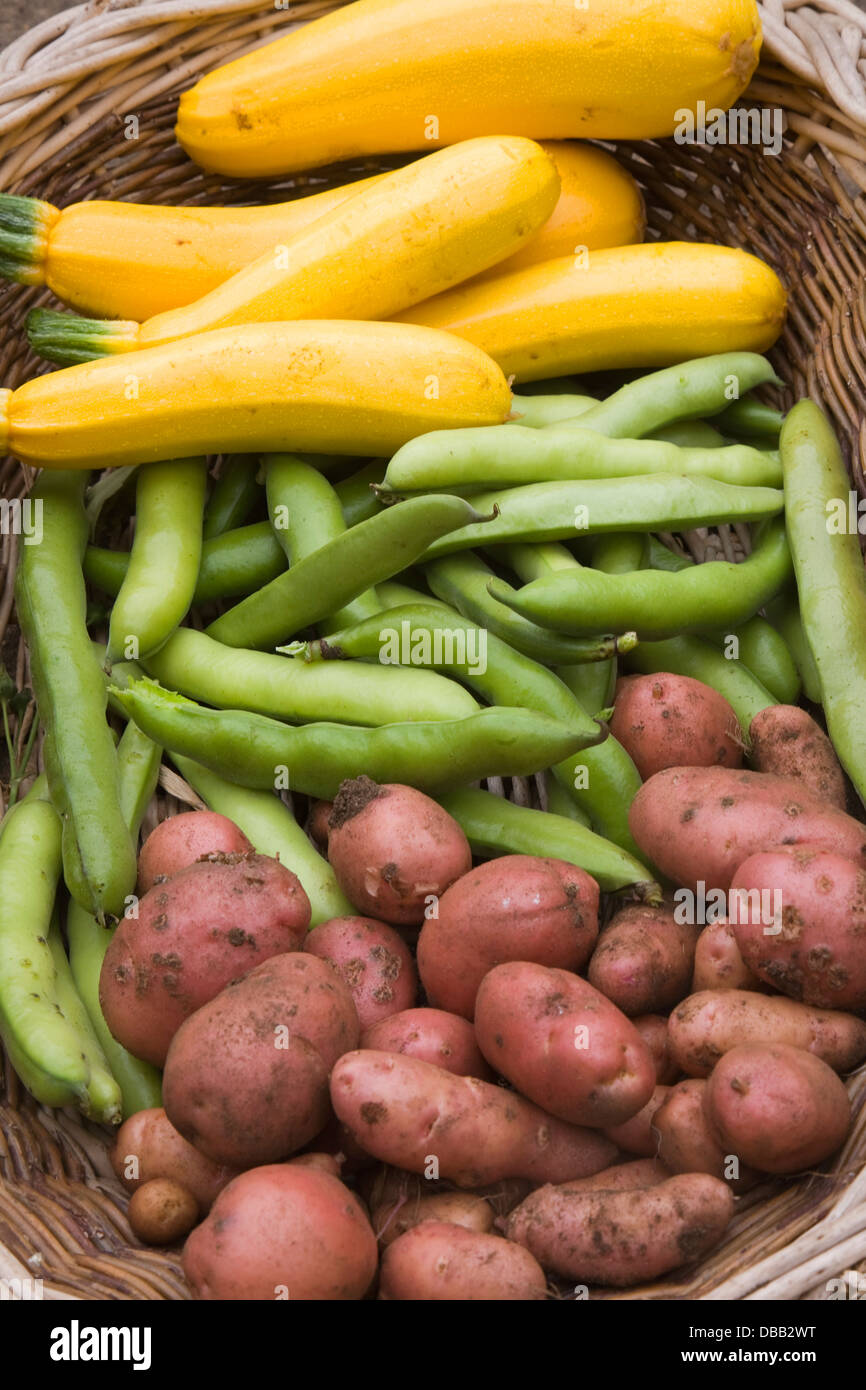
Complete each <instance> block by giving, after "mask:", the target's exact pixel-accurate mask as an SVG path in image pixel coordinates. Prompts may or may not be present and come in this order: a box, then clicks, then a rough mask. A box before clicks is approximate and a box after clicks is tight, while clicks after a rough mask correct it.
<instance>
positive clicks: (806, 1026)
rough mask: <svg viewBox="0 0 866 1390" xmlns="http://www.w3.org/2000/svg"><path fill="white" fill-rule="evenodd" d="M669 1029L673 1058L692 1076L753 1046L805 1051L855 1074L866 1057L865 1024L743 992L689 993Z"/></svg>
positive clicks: (850, 1016) (789, 1001)
mask: <svg viewBox="0 0 866 1390" xmlns="http://www.w3.org/2000/svg"><path fill="white" fill-rule="evenodd" d="M668 1029H669V1032H670V1040H671V1056H672V1057H673V1058H674V1060H675V1061H676V1062H677V1065H678V1066H679V1067H680V1069H681V1070H682V1071H684V1072H686V1073H687V1075H689V1076H709V1074H710V1072H711V1071H712V1070H713V1068H714V1067H715V1066H716V1064H717V1063H718V1062H719V1060H720V1058H722V1057H723V1056H724V1055H725V1053H726V1052H730V1051H731V1049H732V1048H734V1047H738V1046H739V1045H740V1044H741V1043H750V1042H756V1043H757V1042H761V1043H763V1042H771V1043H785V1044H787V1045H789V1046H791V1047H801V1048H804V1049H805V1050H806V1051H807V1052H811V1053H812V1054H813V1055H814V1056H816V1057H820V1058H821V1060H822V1061H823V1062H826V1063H827V1065H828V1066H829V1067H832V1068H833V1070H834V1071H839V1072H849V1071H853V1070H854V1068H855V1067H856V1066H857V1065H858V1064H859V1063H860V1062H862V1061H863V1059H864V1058H866V1022H864V1021H863V1019H860V1018H855V1017H854V1015H853V1014H845V1013H837V1012H835V1011H831V1010H829V1009H816V1008H814V1007H813V1006H812V1005H809V1004H798V1003H796V1002H795V1001H794V1000H793V999H781V998H779V997H778V996H776V995H769V996H768V995H763V994H753V993H751V991H749V990H744V989H724V990H721V989H704V990H701V991H700V992H699V993H698V994H690V995H689V997H688V999H685V1000H683V1002H682V1004H680V1005H679V1007H678V1008H676V1009H674V1011H673V1013H672V1014H671V1016H670V1019H669V1020H668Z"/></svg>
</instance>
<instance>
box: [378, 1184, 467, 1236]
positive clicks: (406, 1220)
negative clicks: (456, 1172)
mask: <svg viewBox="0 0 866 1390" xmlns="http://www.w3.org/2000/svg"><path fill="white" fill-rule="evenodd" d="M370 1217H371V1220H372V1222H373V1230H374V1231H375V1232H376V1237H377V1239H378V1241H379V1245H380V1247H381V1248H382V1249H384V1248H385V1247H386V1246H388V1245H392V1244H393V1242H394V1241H395V1240H398V1239H399V1237H400V1236H402V1235H405V1234H406V1232H407V1231H411V1230H412V1228H413V1227H415V1226H420V1225H422V1223H423V1222H425V1221H445V1222H447V1223H448V1224H449V1225H451V1226H462V1227H463V1228H464V1229H465V1230H467V1231H477V1232H479V1233H480V1234H481V1235H486V1234H487V1233H488V1232H489V1231H491V1230H492V1229H493V1208H492V1206H491V1205H490V1203H489V1202H488V1201H486V1200H485V1198H484V1197H476V1196H475V1194H474V1193H473V1192H431V1193H429V1194H428V1195H426V1196H421V1197H416V1198H415V1200H414V1201H413V1200H411V1199H408V1198H402V1197H398V1198H397V1199H396V1200H392V1201H390V1202H382V1203H380V1204H379V1206H377V1207H373V1209H372V1211H371V1213H370Z"/></svg>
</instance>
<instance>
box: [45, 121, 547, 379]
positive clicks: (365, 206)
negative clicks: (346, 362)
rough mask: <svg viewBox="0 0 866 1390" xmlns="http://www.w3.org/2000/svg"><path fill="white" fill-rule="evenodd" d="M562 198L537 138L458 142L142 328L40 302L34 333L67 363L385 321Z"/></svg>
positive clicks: (509, 248) (524, 229) (458, 277)
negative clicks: (257, 332)
mask: <svg viewBox="0 0 866 1390" xmlns="http://www.w3.org/2000/svg"><path fill="white" fill-rule="evenodd" d="M558 198H559V175H558V174H557V172H556V166H555V165H554V163H553V160H552V159H551V158H550V157H549V155H546V154H545V153H544V150H543V149H542V148H541V146H540V145H537V144H536V143H535V141H534V140H525V139H523V137H522V136H519V135H500V136H484V137H482V138H481V139H478V140H464V141H463V142H462V143H461V144H459V145H452V146H451V147H450V148H449V149H444V150H437V151H436V152H435V153H434V154H429V155H427V157H426V158H425V159H418V160H415V161H414V162H413V163H412V164H407V165H406V166H405V168H403V169H395V170H394V171H393V173H390V174H387V175H386V176H385V177H384V178H383V179H381V180H380V181H379V182H377V183H375V184H373V185H372V186H371V187H368V188H365V189H364V191H363V192H361V193H358V194H356V195H355V196H354V197H352V198H347V199H346V201H345V202H343V203H340V204H338V206H337V207H335V208H333V209H332V210H331V211H330V212H328V213H325V215H324V217H320V218H318V219H317V220H316V221H315V222H313V223H311V224H310V225H309V226H308V227H302V228H301V229H300V230H299V231H297V232H296V233H295V235H294V236H293V237H289V238H288V239H282V240H281V242H280V243H278V244H277V245H274V246H270V247H269V248H268V249H267V250H266V251H265V252H264V253H263V254H262V255H261V256H259V257H257V259H256V260H254V261H252V262H251V263H250V264H249V265H247V266H244V267H243V269H242V270H239V271H238V272H237V274H235V275H233V276H232V277H231V279H229V280H226V281H224V282H223V284H221V285H218V286H217V287H216V289H214V290H211V291H210V293H209V294H206V295H204V296H203V298H202V299H197V300H196V301H195V303H194V304H187V305H185V306H184V307H183V308H181V309H168V310H167V311H166V312H165V313H164V314H155V315H154V316H153V317H152V318H149V319H146V320H145V322H144V323H141V324H139V323H136V322H135V321H133V320H107V319H78V318H75V317H74V316H71V315H57V314H51V313H48V314H46V312H45V311H44V310H37V311H36V313H35V314H34V315H33V316H32V319H31V325H32V326H33V332H32V333H31V334H30V341H31V343H33V345H34V346H35V347H36V348H37V350H38V351H39V352H41V353H42V355H43V356H44V357H47V358H49V359H50V360H51V361H54V362H61V363H68V362H70V361H77V362H80V361H83V360H84V361H86V360H87V359H88V358H90V357H98V356H103V355H105V354H106V353H116V352H132V351H135V350H136V349H138V348H146V347H158V346H160V345H162V344H164V343H172V342H176V341H178V340H179V339H181V338H186V337H189V336H190V335H191V334H193V333H209V332H212V331H213V330H214V329H217V328H228V327H230V326H231V325H232V324H240V323H263V322H267V323H285V322H287V321H288V320H289V319H387V318H392V317H393V316H394V315H395V314H397V313H399V312H400V310H401V309H404V308H406V307H407V306H408V305H410V304H417V303H418V301H419V300H422V299H428V298H430V297H431V296H432V295H435V294H439V293H440V292H442V291H443V290H446V289H450V288H451V286H452V285H456V284H459V283H460V282H461V281H462V280H466V279H468V278H469V277H470V276H473V275H476V274H478V273H479V272H480V271H483V270H487V269H488V268H489V267H490V266H492V265H495V264H497V263H498V262H499V261H502V260H504V259H505V257H506V256H510V255H512V254H513V253H514V252H515V251H517V250H518V249H519V248H520V247H521V246H522V245H523V244H524V242H526V241H527V240H528V238H529V237H530V236H532V234H533V233H534V232H537V231H538V230H539V229H540V228H541V227H543V225H544V223H545V222H546V221H547V219H548V218H549V217H550V214H551V213H552V212H553V209H554V208H555V207H556V203H557V200H558Z"/></svg>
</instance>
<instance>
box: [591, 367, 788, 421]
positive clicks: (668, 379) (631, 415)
mask: <svg viewBox="0 0 866 1390" xmlns="http://www.w3.org/2000/svg"><path fill="white" fill-rule="evenodd" d="M767 382H772V383H773V384H774V385H777V386H781V385H782V383H781V382H780V381H779V378H778V377H777V376H776V373H775V372H774V370H773V368H772V367H771V365H770V363H769V362H768V361H767V359H766V358H765V357H761V356H760V355H759V354H758V353H756V352H721V353H714V354H712V355H711V356H709V357H696V358H694V359H693V360H692V361H690V362H681V363H680V364H679V365H678V366H676V367H664V368H662V370H661V371H659V372H648V373H647V374H646V375H645V376H640V377H637V378H636V379H635V380H634V381H630V382H628V383H627V384H626V385H625V386H621V387H620V389H619V390H618V391H614V393H613V395H611V396H608V397H607V399H606V400H604V401H602V402H601V403H600V404H599V405H597V406H593V408H592V409H591V410H587V411H585V412H583V413H582V414H581V415H580V416H579V417H578V420H579V424H580V427H581V428H586V429H591V430H598V431H599V433H601V434H606V435H610V436H611V437H613V436H616V437H617V438H619V439H640V438H642V437H643V436H644V435H647V434H650V433H651V432H652V431H653V430H657V429H660V428H662V427H664V426H666V425H669V424H671V423H672V422H674V421H677V420H693V419H701V418H702V417H704V416H706V415H717V414H718V413H719V411H721V410H724V409H725V407H726V406H727V405H728V404H729V403H730V402H731V399H732V392H733V391H735V392H736V394H737V395H738V396H742V395H744V394H745V392H746V391H751V390H752V389H753V388H754V387H755V386H763V385H765V384H766V383H767ZM749 433H754V431H751V430H750V431H749Z"/></svg>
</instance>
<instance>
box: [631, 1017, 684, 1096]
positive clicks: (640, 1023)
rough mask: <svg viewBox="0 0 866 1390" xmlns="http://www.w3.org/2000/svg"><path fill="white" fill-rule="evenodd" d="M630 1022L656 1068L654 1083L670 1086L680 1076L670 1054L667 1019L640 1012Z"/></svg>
mask: <svg viewBox="0 0 866 1390" xmlns="http://www.w3.org/2000/svg"><path fill="white" fill-rule="evenodd" d="M632 1024H633V1025H634V1027H635V1028H636V1029H637V1031H638V1033H640V1036H641V1037H642V1038H643V1040H644V1042H645V1043H646V1045H647V1047H648V1048H649V1050H650V1055H651V1057H652V1059H653V1064H654V1066H655V1069H656V1084H657V1085H658V1086H671V1085H672V1084H673V1083H674V1081H676V1080H677V1079H678V1078H679V1076H680V1069H679V1067H678V1066H677V1064H676V1062H674V1061H673V1060H672V1058H671V1055H670V1040H669V1038H668V1021H667V1019H666V1018H663V1017H662V1015H661V1014H641V1015H640V1016H639V1017H638V1018H633V1019H632Z"/></svg>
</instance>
